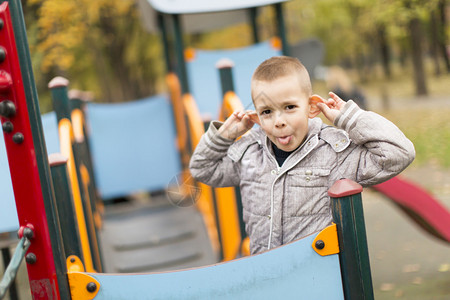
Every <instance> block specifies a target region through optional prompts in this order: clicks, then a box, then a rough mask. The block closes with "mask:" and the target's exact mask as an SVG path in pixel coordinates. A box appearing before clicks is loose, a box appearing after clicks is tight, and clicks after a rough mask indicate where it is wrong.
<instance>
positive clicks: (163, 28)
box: [158, 14, 173, 73]
mask: <svg viewBox="0 0 450 300" xmlns="http://www.w3.org/2000/svg"><path fill="white" fill-rule="evenodd" d="M158 25H159V29H160V31H161V41H162V44H163V49H164V59H165V61H166V68H167V72H168V73H170V72H172V71H173V66H172V63H171V59H170V48H169V39H168V36H167V26H166V22H165V16H164V15H163V14H158Z"/></svg>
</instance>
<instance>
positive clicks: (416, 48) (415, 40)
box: [408, 17, 428, 96]
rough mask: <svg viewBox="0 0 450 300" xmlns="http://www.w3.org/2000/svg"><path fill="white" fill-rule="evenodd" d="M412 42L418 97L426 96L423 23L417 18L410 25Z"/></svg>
mask: <svg viewBox="0 0 450 300" xmlns="http://www.w3.org/2000/svg"><path fill="white" fill-rule="evenodd" d="M408 25H409V26H408V29H409V34H410V40H411V51H412V62H413V68H414V72H413V73H414V83H415V85H416V95H417V96H424V95H427V94H428V89H427V83H426V76H425V68H424V64H423V57H422V52H423V51H422V40H423V39H422V32H421V23H420V20H419V19H418V18H417V17H414V18H412V19H411V20H410V21H409V24H408Z"/></svg>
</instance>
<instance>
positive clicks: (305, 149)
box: [257, 118, 323, 171]
mask: <svg viewBox="0 0 450 300" xmlns="http://www.w3.org/2000/svg"><path fill="white" fill-rule="evenodd" d="M322 124H323V122H322V120H321V119H320V118H314V119H310V120H309V122H308V135H307V136H306V138H305V141H304V142H303V144H302V145H300V147H298V148H297V150H295V151H294V152H293V153H292V154H291V155H290V156H289V157H288V158H287V159H286V161H285V162H284V164H283V165H282V167H281V170H282V171H285V170H288V169H290V168H292V167H293V166H294V165H296V164H297V163H298V162H299V161H301V160H302V159H303V158H304V157H305V156H306V155H307V154H308V153H309V152H310V151H311V150H312V149H314V148H315V147H316V145H317V144H318V142H319V133H320V130H321V128H322ZM257 132H258V135H259V137H260V140H261V141H264V142H263V143H262V144H263V148H264V151H266V153H268V154H269V155H270V156H272V158H273V162H274V163H275V164H276V166H277V167H278V163H277V162H276V159H275V155H274V153H273V149H272V141H271V140H270V139H269V137H268V136H267V135H266V134H265V133H264V131H263V130H262V129H261V128H258V129H257Z"/></svg>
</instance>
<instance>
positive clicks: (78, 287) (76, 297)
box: [67, 272, 100, 300]
mask: <svg viewBox="0 0 450 300" xmlns="http://www.w3.org/2000/svg"><path fill="white" fill-rule="evenodd" d="M67 276H68V277H69V286H70V294H71V296H72V300H91V299H94V298H95V296H97V293H98V291H99V289H100V283H99V282H98V281H97V280H95V278H94V277H92V276H89V275H87V274H86V273H78V272H75V273H68V274H67Z"/></svg>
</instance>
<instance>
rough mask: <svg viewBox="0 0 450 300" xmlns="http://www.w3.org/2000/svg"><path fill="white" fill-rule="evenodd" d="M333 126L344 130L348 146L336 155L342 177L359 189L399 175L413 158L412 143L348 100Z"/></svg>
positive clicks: (378, 117) (378, 116) (375, 116)
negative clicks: (349, 141) (354, 183)
mask: <svg viewBox="0 0 450 300" xmlns="http://www.w3.org/2000/svg"><path fill="white" fill-rule="evenodd" d="M334 125H335V126H337V127H338V128H341V129H344V130H345V131H346V132H347V133H348V135H349V137H350V139H351V143H350V145H349V147H347V148H346V149H345V150H344V151H342V152H341V153H338V168H339V173H340V174H341V175H342V177H345V178H350V179H353V180H355V181H356V182H358V183H360V184H361V185H362V186H370V185H374V184H378V183H381V182H383V181H386V180H388V179H390V178H392V177H394V176H395V175H397V174H399V173H400V172H402V171H403V170H404V169H405V168H406V167H407V166H408V165H409V164H410V163H411V162H412V161H413V160H414V158H415V150H414V145H413V144H412V142H411V141H410V140H409V139H408V138H407V137H406V136H405V135H404V134H403V132H401V130H400V129H399V128H398V127H397V126H395V125H394V124H393V123H392V122H390V121H389V120H387V119H385V118H383V117H382V116H380V115H378V114H376V113H374V112H369V111H364V110H362V109H360V108H359V107H358V106H357V105H356V104H355V103H354V102H353V101H351V100H350V101H348V102H347V103H346V104H345V106H344V108H343V109H342V111H341V113H340V114H339V115H338V117H337V118H336V120H335V122H334Z"/></svg>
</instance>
